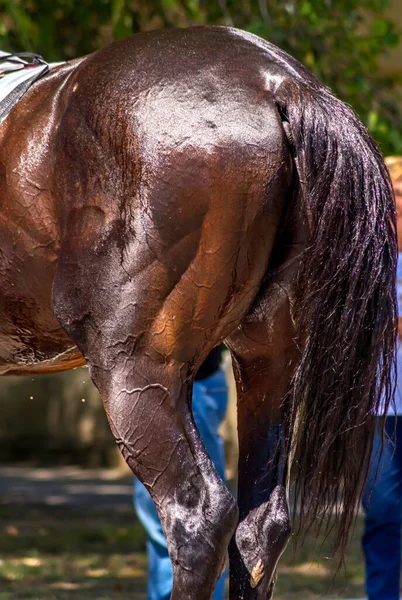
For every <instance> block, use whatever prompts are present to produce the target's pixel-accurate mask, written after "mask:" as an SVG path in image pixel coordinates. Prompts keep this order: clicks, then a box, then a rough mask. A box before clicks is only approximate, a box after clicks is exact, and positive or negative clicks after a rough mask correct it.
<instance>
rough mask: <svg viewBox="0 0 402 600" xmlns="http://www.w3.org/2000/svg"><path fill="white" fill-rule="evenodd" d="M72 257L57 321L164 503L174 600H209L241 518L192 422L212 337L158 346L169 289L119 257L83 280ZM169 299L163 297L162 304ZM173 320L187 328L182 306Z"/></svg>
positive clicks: (61, 281) (65, 261)
mask: <svg viewBox="0 0 402 600" xmlns="http://www.w3.org/2000/svg"><path fill="white" fill-rule="evenodd" d="M72 252H73V250H72V249H71V247H70V249H69V252H68V253H66V254H65V255H64V256H62V258H61V261H60V264H59V270H58V273H57V275H56V279H55V283H54V293H53V299H54V311H55V314H56V316H57V318H58V319H59V321H60V323H61V325H62V326H63V327H64V329H65V330H66V331H67V333H68V334H69V335H70V337H71V338H72V339H73V340H74V341H75V342H76V344H77V345H78V347H79V348H80V350H81V351H82V353H83V354H84V356H85V358H86V360H87V362H88V365H89V368H90V373H91V377H92V379H93V381H94V383H95V385H96V386H97V388H98V389H99V391H100V393H101V396H102V399H103V402H104V405H105V409H106V412H107V416H108V419H109V423H110V426H111V429H112V432H113V434H114V436H115V438H116V441H117V444H118V446H119V448H120V450H121V452H122V454H123V456H124V458H125V460H126V461H127V463H128V465H129V466H130V468H131V469H132V471H133V473H134V474H135V475H136V476H137V477H138V478H139V479H140V480H141V481H142V482H143V483H144V485H145V486H146V488H147V489H148V490H149V492H150V493H151V495H152V497H153V499H154V501H155V503H156V506H157V509H158V512H159V515H160V518H161V522H162V526H163V529H164V532H165V534H166V537H167V542H168V548H169V553H170V556H171V558H172V563H173V577H174V588H173V594H172V599H175V600H178V599H179V598H180V600H182V599H190V598H191V599H193V600H208V599H210V598H211V596H212V593H213V589H214V586H215V583H216V581H217V578H218V577H219V575H220V573H221V570H222V568H223V566H224V562H225V555H226V549H227V545H228V543H229V539H230V537H231V535H232V532H233V529H234V527H235V523H236V521H237V508H236V506H235V502H234V499H233V497H232V496H231V494H230V493H229V491H228V490H227V488H226V486H225V485H224V484H223V482H222V480H221V479H220V477H219V475H218V474H217V472H216V470H215V468H214V466H213V464H212V462H211V460H210V459H209V457H208V455H207V453H206V451H205V449H204V446H203V443H202V440H201V439H200V437H199V435H198V432H197V430H196V428H195V425H194V422H193V418H192V414H191V389H192V379H193V375H194V365H191V367H190V363H189V361H187V360H186V356H187V355H191V356H195V355H197V352H198V350H199V349H198V346H201V340H202V342H203V343H204V338H205V336H204V335H201V333H199V334H198V337H197V332H196V331H194V332H192V335H191V336H189V338H188V339H187V346H186V348H184V349H183V348H181V344H180V341H178V340H177V339H176V336H175V335H174V332H173V330H172V329H169V331H166V332H165V333H164V335H163V336H162V339H160V338H161V336H160V335H158V334H159V333H160V332H161V329H160V328H159V325H158V326H157V329H158V331H156V329H155V327H156V326H155V323H158V320H157V319H158V315H160V312H161V311H162V310H163V302H162V306H158V305H157V303H156V308H157V310H156V309H155V302H156V300H155V297H156V296H157V294H156V292H155V289H156V286H157V284H158V285H159V286H163V285H164V284H163V281H164V280H163V279H161V280H159V279H158V282H157V281H156V280H155V279H156V278H155V276H154V277H152V274H150V273H148V277H146V278H145V280H144V278H142V280H141V276H140V275H139V278H138V281H137V282H133V280H132V279H130V278H127V275H125V274H124V270H122V269H121V268H120V269H119V268H118V266H117V265H116V264H113V260H112V259H113V253H111V256H109V258H105V255H102V256H100V257H99V256H98V257H95V256H94V255H92V256H91V255H90V254H88V253H85V255H81V256H80V259H81V261H85V264H82V263H81V264H80V269H82V270H83V272H85V277H80V278H79V280H77V273H76V269H74V268H73V266H74V264H76V260H77V257H76V258H75V259H74V258H72V257H73V254H72ZM95 258H97V259H98V268H96V269H95V267H94V264H95ZM108 260H110V262H111V263H112V264H108ZM73 287H75V292H72V288H73ZM150 289H153V290H154V293H153V294H150V293H149V290H150ZM167 296H168V294H167V293H166V292H165V290H163V289H162V293H161V296H160V297H161V298H166V297H167ZM165 316H166V318H167V317H168V315H165ZM174 316H175V317H176V318H177V320H179V321H180V319H184V316H183V314H181V311H180V307H179V306H177V305H176V310H175V315H174ZM167 320H169V319H167ZM189 344H191V348H190V347H189Z"/></svg>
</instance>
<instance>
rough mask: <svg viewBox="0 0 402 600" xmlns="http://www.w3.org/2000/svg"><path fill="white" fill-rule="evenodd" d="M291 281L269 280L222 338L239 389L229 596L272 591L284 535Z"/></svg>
mask: <svg viewBox="0 0 402 600" xmlns="http://www.w3.org/2000/svg"><path fill="white" fill-rule="evenodd" d="M289 289H290V288H289V283H287V282H286V281H281V282H278V281H277V282H276V283H271V284H270V285H269V286H268V287H267V289H266V290H265V291H264V292H263V294H262V299H261V302H260V305H259V307H258V308H257V309H256V310H254V311H253V312H252V313H251V315H249V317H248V318H247V319H246V321H245V322H244V323H243V324H242V326H241V328H239V329H238V330H237V331H236V333H234V334H232V335H231V336H230V337H229V340H228V344H229V346H230V348H231V351H232V355H233V363H234V371H235V377H236V383H237V390H238V431H239V483H238V486H239V487H238V505H239V511H240V521H239V525H238V528H237V531H236V534H235V536H234V538H233V539H232V542H231V545H230V548H229V554H230V598H231V600H239V599H240V598H241V599H244V600H251V599H253V600H254V599H255V600H257V599H258V600H266V599H267V598H271V597H272V593H273V587H274V583H275V572H276V566H277V563H278V560H279V558H280V556H281V554H282V552H283V551H284V549H285V547H286V545H287V542H288V539H289V536H290V517H289V509H288V502H287V475H288V451H289V448H288V445H287V443H286V439H287V438H288V436H286V431H285V427H286V424H285V420H284V410H285V409H284V405H283V402H282V401H283V399H284V397H285V395H286V391H287V389H288V386H289V381H290V378H291V374H292V371H293V368H294V364H295V363H296V361H297V359H298V349H297V346H296V343H295V330H294V325H293V321H292V318H291V310H290V300H289Z"/></svg>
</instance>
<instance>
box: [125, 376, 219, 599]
mask: <svg viewBox="0 0 402 600" xmlns="http://www.w3.org/2000/svg"><path fill="white" fill-rule="evenodd" d="M227 401H228V389H227V385H226V380H225V376H224V373H223V371H222V370H221V369H219V371H217V372H216V373H214V375H211V377H208V378H206V379H203V380H201V381H196V382H195V383H194V388H193V404H192V406H193V415H194V420H195V423H196V425H197V427H198V431H199V432H200V435H201V437H202V439H203V441H204V444H205V447H206V449H207V452H208V454H209V456H210V457H211V460H212V461H213V463H214V465H215V468H216V470H217V471H218V473H219V475H220V476H221V477H222V479H224V476H225V462H224V451H223V441H222V439H221V437H220V435H219V433H218V429H219V426H220V424H221V422H222V420H223V418H224V416H225V413H226V408H227ZM134 506H135V509H136V512H137V515H138V518H139V520H140V521H141V523H142V524H143V525H144V527H145V529H146V531H147V534H148V542H147V552H148V600H169V598H170V594H171V592H172V587H173V574H172V565H171V562H170V558H169V555H168V551H167V544H166V540H165V536H164V534H163V530H162V526H161V523H160V520H159V517H158V513H157V510H156V507H155V504H154V502H153V500H152V498H151V496H150V495H149V493H148V491H147V490H146V489H145V487H144V486H143V485H142V483H141V482H140V481H139V480H138V479H135V480H134ZM226 577H227V570H226V571H225V573H224V574H223V575H222V576H221V577H220V579H219V580H218V583H217V584H216V588H215V592H214V595H213V600H223V598H224V596H225V581H226Z"/></svg>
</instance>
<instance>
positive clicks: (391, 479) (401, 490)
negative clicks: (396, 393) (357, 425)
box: [362, 417, 402, 600]
mask: <svg viewBox="0 0 402 600" xmlns="http://www.w3.org/2000/svg"><path fill="white" fill-rule="evenodd" d="M385 428H386V434H385V436H384V446H383V448H382V435H381V431H380V428H379V429H378V431H377V435H376V438H375V442H374V447H373V453H372V458H371V464H370V471H369V477H368V480H367V483H366V486H365V489H364V493H363V508H364V510H365V513H366V514H365V523H364V533H363V540H362V543H363V551H364V557H365V563H366V590H367V595H368V598H369V600H399V595H400V570H401V525H402V518H401V516H402V515H401V512H402V417H387V419H386V423H385ZM381 449H382V454H381Z"/></svg>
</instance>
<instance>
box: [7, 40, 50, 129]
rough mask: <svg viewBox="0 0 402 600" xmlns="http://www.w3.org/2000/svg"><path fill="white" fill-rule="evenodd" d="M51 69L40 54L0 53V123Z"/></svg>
mask: <svg viewBox="0 0 402 600" xmlns="http://www.w3.org/2000/svg"><path fill="white" fill-rule="evenodd" d="M49 69H50V65H49V64H48V63H47V62H45V61H44V60H43V58H42V57H41V56H40V55H39V54H32V53H29V52H20V53H15V54H9V53H7V52H1V51H0V122H1V121H3V120H4V119H5V118H6V116H7V115H8V113H9V112H10V110H11V109H12V108H13V106H14V105H15V104H16V103H17V102H18V100H19V99H20V98H22V96H23V95H24V94H25V92H27V91H28V89H29V88H30V87H31V85H32V84H33V83H34V82H35V81H37V80H38V79H39V78H40V77H42V76H43V75H45V74H46V73H47V72H48V71H49Z"/></svg>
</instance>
